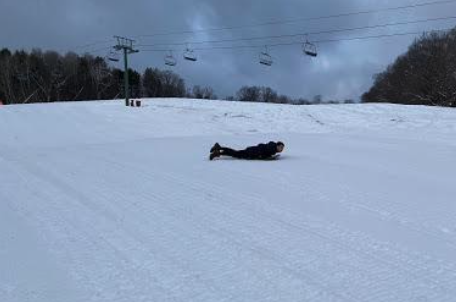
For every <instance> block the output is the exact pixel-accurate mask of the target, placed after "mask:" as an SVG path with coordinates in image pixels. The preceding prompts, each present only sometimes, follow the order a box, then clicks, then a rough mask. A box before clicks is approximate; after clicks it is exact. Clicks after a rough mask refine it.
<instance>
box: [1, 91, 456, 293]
mask: <svg viewBox="0 0 456 302" xmlns="http://www.w3.org/2000/svg"><path fill="white" fill-rule="evenodd" d="M144 103H145V106H144V107H142V108H128V107H125V106H123V102H122V101H111V102H81V103H61V104H46V105H43V104H41V105H20V106H3V107H1V108H0V301H1V302H25V301H33V302H67V301H68V302H76V301H77V302H79V301H84V302H86V301H94V302H95V301H97V302H98V301H100V302H113V301H114V302H117V301H119V302H133V301H134V302H142V301H144V302H145V301H182V302H184V301H185V302H187V301H207V302H209V301H211V302H213V301H256V302H259V301H261V302H263V301H290V302H291V301H293V302H295V301H306V302H309V301H315V302H317V301H318V302H326V301H328V302H330V301H346V302H356V301H360V302H361V301H369V302H380V301H385V302H394V301H398V302H399V301H400V302H407V301H412V302H444V301H451V302H454V301H456V185H455V175H456V110H454V109H442V108H429V107H407V106H398V105H363V104H357V105H321V106H287V105H266V104H250V103H235V102H221V101H193V100H179V99H174V100H169V99H168V100H167V99H158V100H147V101H145V102H144ZM270 140H281V141H284V142H285V144H286V150H285V152H284V154H283V155H282V156H281V158H280V160H276V161H240V160H231V159H221V160H216V161H213V162H211V161H209V160H208V155H209V154H208V150H209V149H210V147H211V146H212V145H213V144H214V143H215V142H219V143H221V144H222V145H229V146H231V147H235V148H243V147H245V146H248V145H254V144H258V143H261V142H268V141H270Z"/></svg>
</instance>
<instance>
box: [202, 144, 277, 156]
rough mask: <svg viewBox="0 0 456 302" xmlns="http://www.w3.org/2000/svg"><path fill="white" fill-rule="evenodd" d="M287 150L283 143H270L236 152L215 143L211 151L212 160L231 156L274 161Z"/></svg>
mask: <svg viewBox="0 0 456 302" xmlns="http://www.w3.org/2000/svg"><path fill="white" fill-rule="evenodd" d="M284 148H285V144H284V143H282V142H277V143H275V142H269V143H267V144H259V145H257V146H254V147H248V148H246V149H244V150H234V149H231V148H226V147H222V146H220V145H219V144H218V143H215V145H214V147H212V149H211V155H210V157H209V159H210V160H213V159H214V158H217V157H220V156H231V157H234V158H239V159H263V160H264V159H272V158H274V157H275V155H276V154H278V153H281V152H282V151H283V149H284Z"/></svg>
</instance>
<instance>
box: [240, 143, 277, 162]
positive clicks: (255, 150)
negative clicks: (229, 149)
mask: <svg viewBox="0 0 456 302" xmlns="http://www.w3.org/2000/svg"><path fill="white" fill-rule="evenodd" d="M244 152H245V155H246V156H247V157H248V158H252V159H265V158H270V157H272V156H274V155H275V154H276V153H277V143H274V142H269V143H267V144H259V145H258V146H255V147H248V148H247V149H245V150H244Z"/></svg>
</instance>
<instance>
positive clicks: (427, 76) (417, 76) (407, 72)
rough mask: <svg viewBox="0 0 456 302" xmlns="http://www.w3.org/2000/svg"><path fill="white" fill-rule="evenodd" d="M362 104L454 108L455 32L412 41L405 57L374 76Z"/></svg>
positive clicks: (434, 33) (435, 34) (455, 91)
mask: <svg viewBox="0 0 456 302" xmlns="http://www.w3.org/2000/svg"><path fill="white" fill-rule="evenodd" d="M362 100H363V101H364V102H387V103H400V104H408V105H429V106H447V107H456V29H453V30H451V31H447V32H431V33H426V34H423V35H422V36H421V37H420V38H417V39H415V41H414V42H413V43H412V45H411V46H410V47H409V49H408V51H407V52H406V53H405V54H403V55H401V56H399V57H398V58H397V59H396V61H395V62H394V63H393V64H391V65H390V66H388V67H387V68H386V70H385V71H384V72H382V73H379V74H377V75H375V76H374V84H373V86H372V88H371V89H370V90H369V91H368V92H366V93H365V94H364V95H363V96H362Z"/></svg>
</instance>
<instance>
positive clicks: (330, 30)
mask: <svg viewBox="0 0 456 302" xmlns="http://www.w3.org/2000/svg"><path fill="white" fill-rule="evenodd" d="M453 19H456V16H447V17H438V18H427V19H419V20H413V21H403V22H392V23H382V24H375V25H368V26H359V27H349V28H335V29H328V30H321V31H311V32H306V33H296V34H283V35H269V36H257V37H249V38H237V39H221V40H206V41H189V42H176V43H160V44H139V45H137V46H138V47H159V46H181V45H189V44H191V45H199V44H216V43H227V42H241V41H256V40H267V39H283V38H293V37H299V36H303V35H320V34H330V33H340V32H349V31H357V30H365V29H377V28H384V27H392V26H401V25H411V24H419V23H427V22H436V21H445V20H453Z"/></svg>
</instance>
